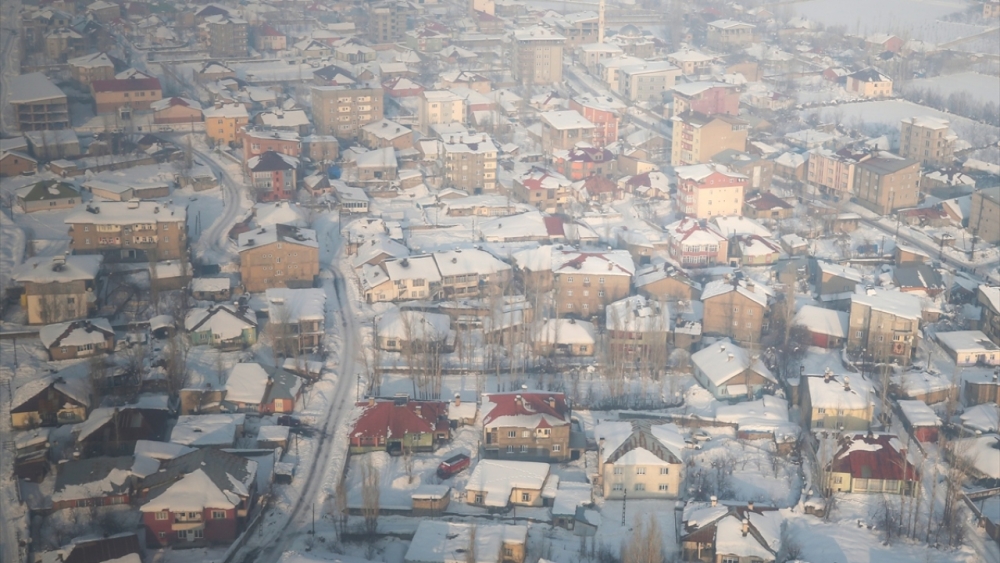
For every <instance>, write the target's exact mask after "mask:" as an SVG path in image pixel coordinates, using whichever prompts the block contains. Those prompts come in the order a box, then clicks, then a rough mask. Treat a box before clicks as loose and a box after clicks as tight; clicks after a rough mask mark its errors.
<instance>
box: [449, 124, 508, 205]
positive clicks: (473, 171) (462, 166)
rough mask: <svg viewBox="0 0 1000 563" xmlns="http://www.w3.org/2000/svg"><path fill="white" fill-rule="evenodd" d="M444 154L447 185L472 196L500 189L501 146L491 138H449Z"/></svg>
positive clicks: (481, 135) (465, 136)
mask: <svg viewBox="0 0 1000 563" xmlns="http://www.w3.org/2000/svg"><path fill="white" fill-rule="evenodd" d="M442 151H443V154H444V182H445V186H447V187H451V188H458V189H461V190H465V191H466V192H468V193H470V194H481V193H483V192H492V191H495V190H496V186H497V183H496V182H497V147H496V145H495V144H493V139H491V138H490V136H489V135H487V134H485V133H480V134H478V135H461V136H458V137H455V136H450V135H449V136H448V137H447V138H446V139H445V142H444V143H442Z"/></svg>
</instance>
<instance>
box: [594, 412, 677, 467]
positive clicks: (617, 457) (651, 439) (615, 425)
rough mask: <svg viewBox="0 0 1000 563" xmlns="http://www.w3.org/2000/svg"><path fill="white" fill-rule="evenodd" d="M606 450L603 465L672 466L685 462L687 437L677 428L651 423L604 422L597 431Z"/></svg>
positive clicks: (603, 455) (602, 460) (601, 458)
mask: <svg viewBox="0 0 1000 563" xmlns="http://www.w3.org/2000/svg"><path fill="white" fill-rule="evenodd" d="M594 437H595V438H596V439H597V440H598V442H600V440H601V439H602V438H603V439H604V445H603V449H602V450H601V451H600V452H598V456H599V457H600V460H599V461H600V463H602V464H603V463H609V462H610V463H614V464H616V465H652V466H656V465H671V464H677V463H680V462H682V461H683V459H684V437H683V436H682V435H681V433H680V429H678V428H677V426H676V425H675V424H649V423H648V421H622V420H612V421H604V422H601V423H600V424H598V425H597V426H596V427H595V428H594Z"/></svg>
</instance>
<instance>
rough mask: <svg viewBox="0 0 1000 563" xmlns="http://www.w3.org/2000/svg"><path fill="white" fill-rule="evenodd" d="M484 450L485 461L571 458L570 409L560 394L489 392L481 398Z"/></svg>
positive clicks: (563, 459) (564, 459)
mask: <svg viewBox="0 0 1000 563" xmlns="http://www.w3.org/2000/svg"><path fill="white" fill-rule="evenodd" d="M481 411H482V413H483V448H484V449H485V452H486V457H488V458H499V459H520V460H538V461H556V462H559V461H567V460H569V459H571V456H572V453H571V451H570V428H571V426H572V421H571V418H570V417H571V414H572V413H571V410H570V406H569V403H568V402H567V401H566V396H565V395H563V394H562V393H547V392H544V391H518V392H510V393H490V394H487V395H486V396H485V397H484V399H483V405H482V408H481Z"/></svg>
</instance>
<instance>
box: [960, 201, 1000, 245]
mask: <svg viewBox="0 0 1000 563" xmlns="http://www.w3.org/2000/svg"><path fill="white" fill-rule="evenodd" d="M968 229H969V231H970V232H971V233H972V235H973V236H977V237H979V238H980V239H981V241H982V242H984V243H986V244H998V243H1000V187H992V188H983V189H981V190H978V191H976V192H973V194H972V203H971V204H970V206H969V227H968Z"/></svg>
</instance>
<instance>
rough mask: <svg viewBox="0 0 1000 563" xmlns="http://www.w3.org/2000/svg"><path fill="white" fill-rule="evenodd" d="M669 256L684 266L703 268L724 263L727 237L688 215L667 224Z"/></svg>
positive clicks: (727, 249) (726, 257)
mask: <svg viewBox="0 0 1000 563" xmlns="http://www.w3.org/2000/svg"><path fill="white" fill-rule="evenodd" d="M664 230H665V231H666V233H667V237H668V244H669V246H668V249H667V250H668V252H669V253H670V257H671V258H673V259H674V260H676V261H677V263H678V264H680V265H681V266H682V267H685V268H705V267H708V266H716V265H719V264H726V263H727V262H726V261H727V259H728V256H729V255H728V252H729V239H727V238H726V237H724V236H722V234H720V233H719V232H718V231H716V230H715V229H713V228H712V227H710V226H708V225H707V224H706V223H705V222H704V221H697V220H695V219H692V218H690V217H687V218H684V219H681V220H680V221H676V222H674V223H671V224H669V225H667V226H666V227H665V229H664Z"/></svg>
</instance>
